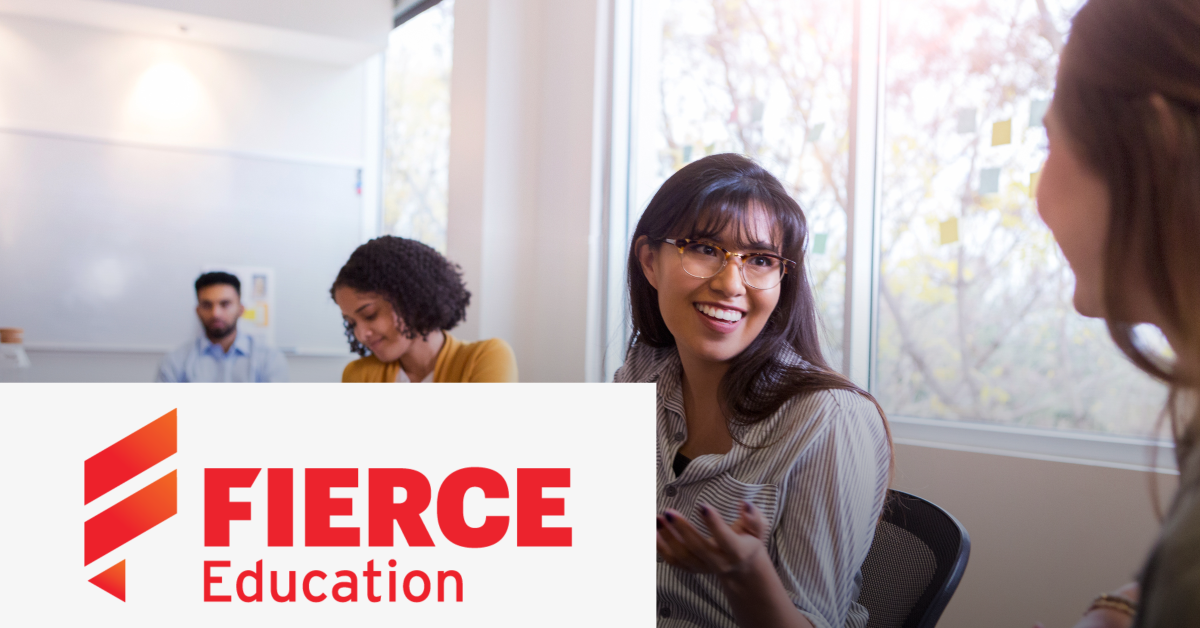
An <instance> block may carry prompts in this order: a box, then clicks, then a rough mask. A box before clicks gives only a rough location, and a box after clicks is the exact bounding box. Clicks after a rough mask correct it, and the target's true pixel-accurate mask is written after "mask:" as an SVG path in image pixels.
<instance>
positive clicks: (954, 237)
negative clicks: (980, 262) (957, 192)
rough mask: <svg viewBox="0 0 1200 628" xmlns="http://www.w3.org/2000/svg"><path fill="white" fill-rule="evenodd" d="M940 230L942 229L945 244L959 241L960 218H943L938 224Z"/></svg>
mask: <svg viewBox="0 0 1200 628" xmlns="http://www.w3.org/2000/svg"><path fill="white" fill-rule="evenodd" d="M938 230H939V231H941V236H942V244H943V245H946V244H954V243H955V242H958V218H951V219H950V220H943V221H942V222H941V223H940V224H939V225H938Z"/></svg>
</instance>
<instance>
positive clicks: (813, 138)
mask: <svg viewBox="0 0 1200 628" xmlns="http://www.w3.org/2000/svg"><path fill="white" fill-rule="evenodd" d="M824 131H825V123H824V122H818V123H817V124H814V125H812V127H811V128H809V129H808V136H807V137H805V138H804V140H805V141H807V142H810V143H813V144H815V143H817V140H819V139H821V133H822V132H824Z"/></svg>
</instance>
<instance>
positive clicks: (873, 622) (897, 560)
mask: <svg viewBox="0 0 1200 628" xmlns="http://www.w3.org/2000/svg"><path fill="white" fill-rule="evenodd" d="M970 554H971V538H970V537H969V536H968V535H967V529H966V528H964V527H963V526H962V524H961V523H959V522H958V520H956V519H955V518H954V517H952V516H950V513H948V512H946V511H944V510H942V509H941V508H938V507H937V506H936V505H934V504H931V503H929V502H927V501H925V500H923V499H921V498H920V497H917V496H915V495H909V494H908V493H902V492H900V491H891V490H889V491H888V496H887V503H886V504H885V505H884V512H883V517H882V518H881V519H880V521H879V524H878V525H877V526H876V528H875V540H874V541H873V542H872V543H871V550H870V551H869V552H867V560H866V562H864V563H863V566H862V590H861V591H860V592H859V595H858V603H859V604H862V605H863V606H865V607H866V609H867V610H868V611H869V612H870V613H871V617H870V619H869V620H868V621H867V628H933V627H934V626H936V625H937V621H938V618H940V617H941V616H942V611H943V610H945V609H946V604H947V603H949V602H950V596H952V595H954V590H955V589H957V588H958V581H959V580H961V579H962V575H963V571H965V570H966V568H967V557H968V556H969V555H970Z"/></svg>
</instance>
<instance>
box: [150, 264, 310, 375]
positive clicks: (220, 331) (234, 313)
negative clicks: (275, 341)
mask: <svg viewBox="0 0 1200 628" xmlns="http://www.w3.org/2000/svg"><path fill="white" fill-rule="evenodd" d="M196 301H197V302H198V303H197V305H196V315H197V316H199V317H200V323H201V324H202V325H203V326H204V336H201V337H198V338H196V339H195V340H193V341H192V342H189V343H187V344H185V345H183V346H181V347H179V348H178V349H176V350H174V351H172V352H171V353H168V354H167V356H166V357H164V358H163V360H162V362H161V363H160V364H159V365H158V377H156V378H155V381H159V382H286V381H287V378H288V376H287V360H286V359H284V357H283V353H281V352H280V351H279V350H278V349H276V348H274V347H268V346H267V345H266V344H265V343H263V342H262V341H261V340H258V339H257V338H253V337H251V336H247V335H244V334H239V333H238V331H237V322H238V319H239V318H241V316H242V311H243V310H245V308H244V307H242V284H241V282H240V281H238V278H237V277H235V276H233V275H231V274H229V273H222V272H213V273H204V274H203V275H200V278H199V279H197V280H196Z"/></svg>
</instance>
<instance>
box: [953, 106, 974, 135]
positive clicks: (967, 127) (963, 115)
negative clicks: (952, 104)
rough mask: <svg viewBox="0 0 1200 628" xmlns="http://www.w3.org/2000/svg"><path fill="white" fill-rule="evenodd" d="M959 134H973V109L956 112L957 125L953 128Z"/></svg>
mask: <svg viewBox="0 0 1200 628" xmlns="http://www.w3.org/2000/svg"><path fill="white" fill-rule="evenodd" d="M954 130H955V131H958V132H959V133H974V132H975V110H974V109H959V110H958V125H957V126H955V127H954Z"/></svg>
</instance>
